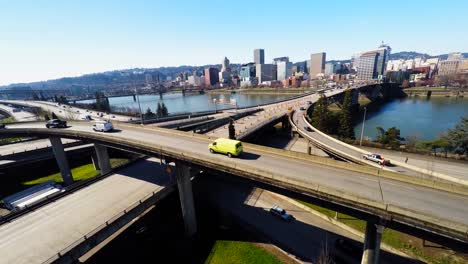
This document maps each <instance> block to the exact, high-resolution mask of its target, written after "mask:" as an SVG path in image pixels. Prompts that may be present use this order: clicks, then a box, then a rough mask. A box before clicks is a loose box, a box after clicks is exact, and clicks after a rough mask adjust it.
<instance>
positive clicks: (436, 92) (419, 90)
mask: <svg viewBox="0 0 468 264" xmlns="http://www.w3.org/2000/svg"><path fill="white" fill-rule="evenodd" d="M403 92H404V93H405V94H406V95H407V96H409V97H417V96H425V97H432V96H435V97H465V95H467V96H468V89H461V88H444V87H413V88H406V89H403Z"/></svg>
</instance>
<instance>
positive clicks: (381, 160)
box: [362, 153, 390, 165]
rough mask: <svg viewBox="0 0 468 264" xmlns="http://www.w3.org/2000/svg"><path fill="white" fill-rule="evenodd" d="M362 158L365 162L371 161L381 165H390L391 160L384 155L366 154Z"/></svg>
mask: <svg viewBox="0 0 468 264" xmlns="http://www.w3.org/2000/svg"><path fill="white" fill-rule="evenodd" d="M362 158H363V159H365V160H370V161H373V162H377V163H378V164H379V165H390V160H386V159H385V158H384V157H383V156H382V155H380V154H375V153H371V154H364V155H362Z"/></svg>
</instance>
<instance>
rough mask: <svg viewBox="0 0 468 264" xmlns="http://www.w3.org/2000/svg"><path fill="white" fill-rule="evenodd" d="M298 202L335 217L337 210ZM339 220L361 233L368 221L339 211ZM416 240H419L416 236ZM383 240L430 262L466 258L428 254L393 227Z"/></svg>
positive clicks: (441, 263) (443, 263)
mask: <svg viewBox="0 0 468 264" xmlns="http://www.w3.org/2000/svg"><path fill="white" fill-rule="evenodd" d="M296 201H297V202H299V203H301V204H303V205H305V206H307V207H309V208H310V209H312V210H315V211H318V212H319V213H322V214H324V215H326V216H328V217H335V211H333V210H330V209H327V208H323V207H320V206H317V205H314V204H310V203H307V202H303V201H299V200H296ZM337 220H338V221H340V222H342V223H344V224H346V225H347V226H349V227H351V228H354V229H356V230H358V231H359V232H361V233H365V231H366V221H364V220H361V219H358V218H355V217H352V216H349V215H346V214H342V213H338V219H337ZM414 240H418V239H417V238H415V239H414ZM382 242H383V243H385V244H387V245H389V246H391V247H393V248H395V249H398V250H400V251H403V252H405V253H408V254H410V255H413V256H415V257H419V258H422V259H424V260H425V261H427V262H428V263H437V264H445V263H464V259H462V258H458V257H457V256H454V255H452V254H447V255H442V254H436V255H431V254H426V253H425V252H424V248H422V247H421V246H420V245H419V244H418V243H417V242H416V241H413V240H412V239H411V238H410V237H409V236H408V235H406V234H404V233H401V232H398V231H396V230H393V229H389V228H385V229H384V232H383V234H382Z"/></svg>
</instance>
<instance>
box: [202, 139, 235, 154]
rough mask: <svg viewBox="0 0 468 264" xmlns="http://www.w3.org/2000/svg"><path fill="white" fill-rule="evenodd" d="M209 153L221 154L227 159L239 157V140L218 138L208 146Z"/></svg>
mask: <svg viewBox="0 0 468 264" xmlns="http://www.w3.org/2000/svg"><path fill="white" fill-rule="evenodd" d="M208 149H209V150H210V152H211V153H223V154H226V155H227V156H228V157H230V158H231V157H232V156H239V155H240V154H241V153H242V142H240V141H239V140H233V139H227V138H218V139H216V140H215V141H213V143H211V144H209V145H208Z"/></svg>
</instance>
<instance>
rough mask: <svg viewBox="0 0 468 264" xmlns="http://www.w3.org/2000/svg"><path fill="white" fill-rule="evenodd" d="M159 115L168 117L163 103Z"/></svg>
mask: <svg viewBox="0 0 468 264" xmlns="http://www.w3.org/2000/svg"><path fill="white" fill-rule="evenodd" d="M161 113H162V116H168V115H169V111H168V110H167V107H166V105H165V104H164V103H162V104H161Z"/></svg>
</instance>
